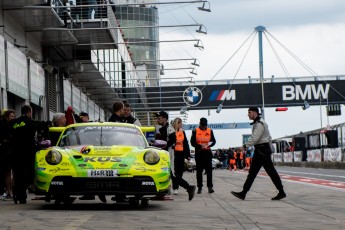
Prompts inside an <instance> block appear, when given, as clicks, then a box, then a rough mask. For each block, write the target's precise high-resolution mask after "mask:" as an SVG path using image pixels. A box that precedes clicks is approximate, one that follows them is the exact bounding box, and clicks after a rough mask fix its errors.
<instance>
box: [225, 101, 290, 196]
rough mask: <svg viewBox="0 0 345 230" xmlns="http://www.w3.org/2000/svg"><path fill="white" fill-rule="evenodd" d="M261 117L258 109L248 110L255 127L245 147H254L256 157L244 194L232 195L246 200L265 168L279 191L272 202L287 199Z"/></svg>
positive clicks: (268, 134)
mask: <svg viewBox="0 0 345 230" xmlns="http://www.w3.org/2000/svg"><path fill="white" fill-rule="evenodd" d="M260 115H261V114H260V113H259V109H258V108H257V107H250V108H249V109H248V117H249V119H250V120H253V122H252V123H251V125H253V128H252V135H251V137H250V139H249V140H248V142H247V143H246V144H245V146H244V147H251V146H254V147H255V150H254V157H253V161H252V165H251V167H250V169H249V173H248V177H247V180H246V182H245V183H244V185H243V190H242V192H233V191H231V193H232V195H234V196H235V197H237V198H239V199H241V200H244V199H245V198H246V194H247V192H248V191H249V190H250V187H251V186H252V184H253V182H254V180H255V177H256V175H257V174H258V172H259V171H260V168H261V167H262V166H264V169H265V170H266V172H267V174H268V175H269V176H270V178H271V180H272V182H273V183H274V185H275V186H276V188H277V189H278V191H279V193H278V195H277V196H275V197H273V198H272V200H281V199H283V198H285V197H286V194H285V192H284V189H283V184H282V182H281V180H280V177H279V175H278V173H277V171H276V169H275V168H274V166H273V162H272V159H271V154H272V150H271V144H272V138H271V134H270V132H269V130H268V125H267V123H266V122H265V121H264V120H263V119H262V118H261V116H260Z"/></svg>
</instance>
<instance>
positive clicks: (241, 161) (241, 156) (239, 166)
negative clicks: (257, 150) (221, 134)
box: [236, 149, 243, 169]
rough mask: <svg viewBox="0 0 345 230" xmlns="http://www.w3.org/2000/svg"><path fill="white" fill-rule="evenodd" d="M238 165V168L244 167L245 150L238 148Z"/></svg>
mask: <svg viewBox="0 0 345 230" xmlns="http://www.w3.org/2000/svg"><path fill="white" fill-rule="evenodd" d="M236 166H237V168H238V169H243V152H242V151H241V149H237V150H236Z"/></svg>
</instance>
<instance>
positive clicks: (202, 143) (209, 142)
mask: <svg viewBox="0 0 345 230" xmlns="http://www.w3.org/2000/svg"><path fill="white" fill-rule="evenodd" d="M190 143H191V145H192V146H193V147H194V148H195V163H196V179H197V186H198V194H200V193H201V192H202V186H203V184H202V172H203V170H204V169H205V171H206V174H207V187H208V193H214V190H213V183H212V151H211V147H212V146H214V145H215V144H216V139H215V138H214V135H213V131H212V129H210V128H208V127H207V119H206V118H204V117H202V118H200V123H199V128H196V129H194V130H193V132H192V138H191V140H190Z"/></svg>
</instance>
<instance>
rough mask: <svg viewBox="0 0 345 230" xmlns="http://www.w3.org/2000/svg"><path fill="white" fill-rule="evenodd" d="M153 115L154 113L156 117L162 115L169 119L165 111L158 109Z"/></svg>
mask: <svg viewBox="0 0 345 230" xmlns="http://www.w3.org/2000/svg"><path fill="white" fill-rule="evenodd" d="M155 115H156V117H160V116H162V117H165V118H166V119H169V116H168V114H167V113H166V112H164V111H160V112H158V113H155Z"/></svg>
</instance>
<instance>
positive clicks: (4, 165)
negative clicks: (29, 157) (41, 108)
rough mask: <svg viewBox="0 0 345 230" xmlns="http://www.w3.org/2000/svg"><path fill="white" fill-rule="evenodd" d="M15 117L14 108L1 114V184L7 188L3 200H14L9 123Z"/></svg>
mask: <svg viewBox="0 0 345 230" xmlns="http://www.w3.org/2000/svg"><path fill="white" fill-rule="evenodd" d="M14 118H16V115H15V112H14V110H12V109H7V110H4V111H3V113H2V116H1V124H0V159H1V160H0V162H1V165H0V171H1V173H0V174H1V176H0V177H1V183H0V185H1V186H2V187H5V188H6V190H5V193H4V194H3V196H2V199H3V200H13V194H12V163H11V151H10V139H11V135H10V126H9V123H10V121H11V120H13V119H14ZM3 185H4V186H3ZM1 189H2V188H1Z"/></svg>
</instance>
